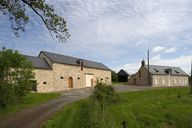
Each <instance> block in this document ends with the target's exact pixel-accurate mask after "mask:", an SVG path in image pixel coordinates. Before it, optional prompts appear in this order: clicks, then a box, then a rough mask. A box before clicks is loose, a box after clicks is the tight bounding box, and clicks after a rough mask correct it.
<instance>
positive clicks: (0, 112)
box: [0, 93, 59, 118]
mask: <svg viewBox="0 0 192 128" xmlns="http://www.w3.org/2000/svg"><path fill="white" fill-rule="evenodd" d="M58 96H59V94H58V93H28V94H27V95H26V96H24V97H23V102H20V103H15V104H11V105H9V106H7V107H6V108H0V118H3V117H5V116H8V115H10V114H13V113H15V112H18V111H21V110H22V109H26V108H29V107H32V106H36V105H39V104H41V103H44V102H47V101H48V100H51V99H53V98H56V97H58Z"/></svg>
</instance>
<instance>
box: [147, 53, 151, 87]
mask: <svg viewBox="0 0 192 128" xmlns="http://www.w3.org/2000/svg"><path fill="white" fill-rule="evenodd" d="M147 60H148V85H150V78H149V77H150V74H149V50H147Z"/></svg>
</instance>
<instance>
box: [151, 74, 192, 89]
mask: <svg viewBox="0 0 192 128" xmlns="http://www.w3.org/2000/svg"><path fill="white" fill-rule="evenodd" d="M152 82H153V86H154V87H158V86H186V85H188V84H189V81H188V76H172V75H153V78H152Z"/></svg>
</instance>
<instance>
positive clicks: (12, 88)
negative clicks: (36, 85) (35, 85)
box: [0, 49, 34, 107]
mask: <svg viewBox="0 0 192 128" xmlns="http://www.w3.org/2000/svg"><path fill="white" fill-rule="evenodd" d="M33 79H34V74H33V73H32V65H31V63H30V62H28V61H27V60H26V58H25V57H24V56H22V55H21V54H19V53H18V52H17V51H12V50H10V49H2V51H0V107H6V106H7V105H8V104H10V103H15V102H18V101H20V100H21V99H22V97H23V96H24V95H25V94H26V93H27V92H29V91H30V90H31V80H33Z"/></svg>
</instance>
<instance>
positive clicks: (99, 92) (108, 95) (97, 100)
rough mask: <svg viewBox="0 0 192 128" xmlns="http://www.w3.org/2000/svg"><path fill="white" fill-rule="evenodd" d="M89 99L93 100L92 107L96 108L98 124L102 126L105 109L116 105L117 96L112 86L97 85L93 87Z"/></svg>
mask: <svg viewBox="0 0 192 128" xmlns="http://www.w3.org/2000/svg"><path fill="white" fill-rule="evenodd" d="M91 98H92V99H93V103H94V106H95V107H97V108H98V114H99V115H98V118H99V119H100V121H99V123H101V124H102V122H103V117H104V111H105V109H106V108H107V106H109V105H112V104H116V103H118V101H119V96H118V95H117V94H116V92H115V91H114V89H113V87H112V86H108V85H105V84H102V83H98V84H97V85H96V86H95V90H94V92H93V95H92V96H91Z"/></svg>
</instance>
